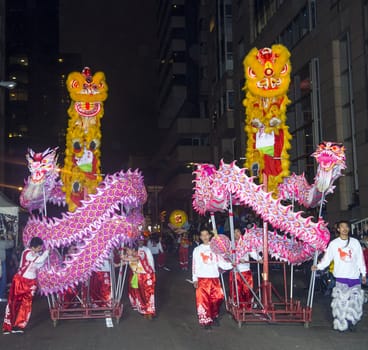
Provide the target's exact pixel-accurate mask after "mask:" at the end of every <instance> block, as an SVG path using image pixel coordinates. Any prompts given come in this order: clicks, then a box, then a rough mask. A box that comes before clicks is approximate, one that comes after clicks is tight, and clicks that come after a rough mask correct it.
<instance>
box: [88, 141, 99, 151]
mask: <svg viewBox="0 0 368 350" xmlns="http://www.w3.org/2000/svg"><path fill="white" fill-rule="evenodd" d="M96 148H97V143H96V141H91V142H90V144H89V149H90V150H91V151H94V150H95V149H96Z"/></svg>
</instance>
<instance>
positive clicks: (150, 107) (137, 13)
mask: <svg viewBox="0 0 368 350" xmlns="http://www.w3.org/2000/svg"><path fill="white" fill-rule="evenodd" d="M154 8H155V1H153V0H143V1H142V0H141V1H113V0H108V1H106V0H105V1H102V2H100V1H99V2H97V1H91V0H89V1H84V0H73V1H60V52H61V53H80V54H81V55H82V62H83V65H84V66H89V67H91V69H92V72H93V73H94V72H96V71H103V72H105V75H106V82H107V84H108V86H109V97H108V99H107V100H106V101H105V114H104V117H103V119H102V168H103V171H105V172H113V171H116V170H119V169H121V168H125V167H126V161H127V159H128V155H129V154H149V153H150V152H152V151H153V150H154V149H155V146H156V142H155V140H157V133H156V130H155V128H156V117H157V113H156V108H157V107H156V103H157V79H156V67H157V65H156V34H155V33H156V28H155V11H154ZM82 68H83V67H81V69H82Z"/></svg>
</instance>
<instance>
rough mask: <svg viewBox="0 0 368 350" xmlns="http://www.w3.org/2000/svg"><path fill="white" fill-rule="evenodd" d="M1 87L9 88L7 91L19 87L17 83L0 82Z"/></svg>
mask: <svg viewBox="0 0 368 350" xmlns="http://www.w3.org/2000/svg"><path fill="white" fill-rule="evenodd" d="M0 86H1V87H4V88H7V89H14V88H15V87H16V86H17V83H16V82H15V81H4V80H1V81H0Z"/></svg>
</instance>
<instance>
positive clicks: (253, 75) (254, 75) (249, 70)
mask: <svg viewBox="0 0 368 350" xmlns="http://www.w3.org/2000/svg"><path fill="white" fill-rule="evenodd" d="M248 75H249V77H250V78H255V77H256V73H255V72H254V70H253V69H252V68H250V67H248Z"/></svg>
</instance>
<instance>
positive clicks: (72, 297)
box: [61, 244, 79, 308]
mask: <svg viewBox="0 0 368 350" xmlns="http://www.w3.org/2000/svg"><path fill="white" fill-rule="evenodd" d="M76 253H78V248H77V246H76V245H75V244H72V245H70V246H68V247H65V254H64V257H63V260H64V262H65V261H69V260H72V255H71V254H76ZM78 294H79V291H78V287H75V286H73V287H72V286H69V287H68V288H67V289H66V290H64V291H63V293H61V296H62V300H63V306H64V307H65V308H69V307H71V306H72V305H73V303H76V302H77V301H78Z"/></svg>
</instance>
